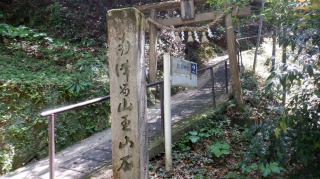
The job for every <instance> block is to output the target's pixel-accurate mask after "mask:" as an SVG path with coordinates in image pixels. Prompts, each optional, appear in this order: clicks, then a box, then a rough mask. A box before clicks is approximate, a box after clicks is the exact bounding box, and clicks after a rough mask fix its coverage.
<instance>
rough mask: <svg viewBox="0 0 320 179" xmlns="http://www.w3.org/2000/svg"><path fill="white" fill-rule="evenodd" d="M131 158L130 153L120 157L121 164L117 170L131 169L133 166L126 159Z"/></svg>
mask: <svg viewBox="0 0 320 179" xmlns="http://www.w3.org/2000/svg"><path fill="white" fill-rule="evenodd" d="M130 158H131V155H127V156H125V157H122V158H120V160H122V163H121V166H120V168H119V169H118V171H120V170H121V169H122V170H123V171H125V172H126V171H128V170H131V169H132V168H133V162H132V161H131V162H128V160H129V159H130Z"/></svg>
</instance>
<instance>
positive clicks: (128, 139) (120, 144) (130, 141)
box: [119, 136, 134, 149]
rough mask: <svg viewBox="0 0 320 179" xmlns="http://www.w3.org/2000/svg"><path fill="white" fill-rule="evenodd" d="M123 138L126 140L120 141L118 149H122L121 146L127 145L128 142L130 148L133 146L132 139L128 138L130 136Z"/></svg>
mask: <svg viewBox="0 0 320 179" xmlns="http://www.w3.org/2000/svg"><path fill="white" fill-rule="evenodd" d="M124 138H125V139H126V142H125V143H122V142H120V143H119V149H122V148H123V147H125V146H127V145H128V144H130V146H129V147H130V148H134V143H133V141H132V140H130V137H128V136H125V137H124Z"/></svg>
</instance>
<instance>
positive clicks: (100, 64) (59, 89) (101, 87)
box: [0, 24, 110, 173]
mask: <svg viewBox="0 0 320 179" xmlns="http://www.w3.org/2000/svg"><path fill="white" fill-rule="evenodd" d="M0 34H1V37H3V39H4V43H3V44H1V45H0V48H1V49H3V50H1V51H0V56H1V58H2V59H1V61H0V134H1V137H2V139H1V140H0V143H2V144H4V145H3V146H10V147H4V148H3V147H0V168H1V169H2V171H1V172H0V173H6V172H8V171H9V170H11V167H12V168H17V167H20V166H21V165H23V164H25V163H28V162H30V161H32V160H34V159H40V158H42V157H45V156H47V152H48V136H47V128H48V127H47V125H48V120H47V119H43V118H41V117H40V112H42V111H44V110H46V109H50V108H56V107H58V106H60V105H67V104H74V103H77V102H81V101H85V100H88V99H92V98H96V97H101V96H105V95H106V94H108V93H109V86H108V71H107V70H106V69H107V67H106V65H105V64H104V56H105V54H104V53H103V52H101V51H98V50H95V51H94V50H92V49H90V48H89V49H84V48H80V47H78V46H77V45H70V43H68V42H65V41H62V40H53V39H52V38H50V37H48V36H47V35H46V34H45V33H39V32H36V31H35V30H33V29H30V28H27V27H24V26H20V27H12V26H10V25H7V24H0ZM109 113H110V111H109V102H103V103H99V104H94V105H92V106H89V107H85V108H83V109H82V110H81V111H73V112H70V113H66V114H60V115H56V126H55V130H56V148H57V150H60V149H62V148H65V147H67V146H70V145H71V144H73V143H75V142H77V141H79V140H81V139H83V138H86V137H88V136H89V135H91V134H93V133H95V132H97V131H101V130H103V129H105V128H108V127H109V122H108V116H109ZM1 146H2V145H1Z"/></svg>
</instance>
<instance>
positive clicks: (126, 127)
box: [121, 115, 131, 131]
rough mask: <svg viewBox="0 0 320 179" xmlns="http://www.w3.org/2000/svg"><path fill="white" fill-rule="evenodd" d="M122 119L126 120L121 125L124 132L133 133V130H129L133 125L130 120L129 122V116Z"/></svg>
mask: <svg viewBox="0 0 320 179" xmlns="http://www.w3.org/2000/svg"><path fill="white" fill-rule="evenodd" d="M121 118H122V119H124V120H123V121H122V122H121V125H122V130H124V131H131V129H130V128H129V125H130V123H131V121H130V120H128V119H127V118H128V115H125V116H123V117H121Z"/></svg>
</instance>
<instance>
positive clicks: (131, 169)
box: [108, 8, 148, 178]
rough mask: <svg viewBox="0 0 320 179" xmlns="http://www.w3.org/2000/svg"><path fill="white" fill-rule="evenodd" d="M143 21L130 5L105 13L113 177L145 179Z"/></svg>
mask: <svg viewBox="0 0 320 179" xmlns="http://www.w3.org/2000/svg"><path fill="white" fill-rule="evenodd" d="M144 22H145V20H144V15H143V14H141V13H140V12H139V11H138V10H136V9H134V8H127V9H117V10H111V11H109V12H108V41H109V43H108V45H109V51H108V58H109V65H110V66H109V67H110V70H109V72H110V96H111V100H110V101H111V128H112V167H113V178H148V177H147V176H148V155H147V153H148V151H147V149H148V147H147V129H146V127H147V125H146V90H145V86H146V82H145V79H146V77H145V61H144V43H145V26H144V25H145V24H144Z"/></svg>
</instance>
